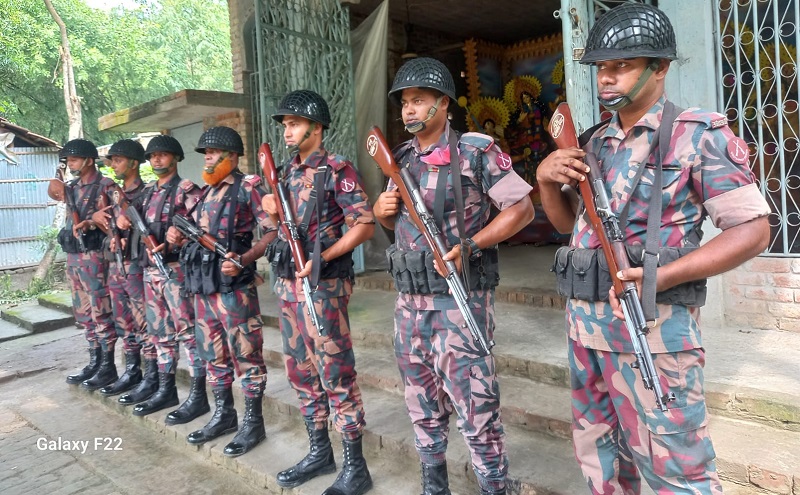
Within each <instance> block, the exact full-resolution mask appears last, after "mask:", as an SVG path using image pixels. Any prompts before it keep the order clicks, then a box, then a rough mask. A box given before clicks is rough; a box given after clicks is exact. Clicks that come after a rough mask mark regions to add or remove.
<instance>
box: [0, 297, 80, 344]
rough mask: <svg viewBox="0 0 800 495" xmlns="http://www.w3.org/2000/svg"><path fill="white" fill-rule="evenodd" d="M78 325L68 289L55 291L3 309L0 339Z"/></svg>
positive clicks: (0, 316)
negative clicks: (66, 290) (73, 313)
mask: <svg viewBox="0 0 800 495" xmlns="http://www.w3.org/2000/svg"><path fill="white" fill-rule="evenodd" d="M73 324H75V318H74V316H73V315H72V300H71V298H70V295H69V293H68V292H54V293H51V294H45V295H42V296H39V298H38V299H37V300H36V301H28V302H24V303H20V304H16V305H14V306H10V307H7V308H6V309H3V310H2V311H0V342H4V341H7V340H12V339H18V338H20V337H26V336H28V335H32V334H34V333H41V332H49V331H50V330H56V329H59V328H64V327H67V326H70V325H73Z"/></svg>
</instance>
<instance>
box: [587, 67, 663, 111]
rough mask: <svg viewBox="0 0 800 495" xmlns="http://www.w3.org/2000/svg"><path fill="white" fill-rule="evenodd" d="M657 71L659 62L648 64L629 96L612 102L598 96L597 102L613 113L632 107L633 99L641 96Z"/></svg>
mask: <svg viewBox="0 0 800 495" xmlns="http://www.w3.org/2000/svg"><path fill="white" fill-rule="evenodd" d="M656 69H658V62H657V61H656V62H652V63H650V64H648V66H647V67H646V68H645V69H644V70H643V71H642V73H641V74H640V75H639V80H638V81H636V85H635V86H634V87H633V88H631V90H630V91H629V92H628V94H626V95H620V96H617V97H616V98H613V99H610V100H607V99H605V98H601V97H600V96H598V97H597V101H599V102H600V104H601V105H603V106H604V107H606V108H607V109H609V110H612V111H613V110H619V109H620V108H623V107H626V106H628V105H630V104H631V103H633V99H634V98H636V95H638V94H639V91H641V89H642V87H643V86H644V84H645V83H646V82H647V80H648V79H650V76H652V75H653V72H654V71H655V70H656Z"/></svg>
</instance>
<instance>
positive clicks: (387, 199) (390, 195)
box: [372, 191, 401, 218]
mask: <svg viewBox="0 0 800 495" xmlns="http://www.w3.org/2000/svg"><path fill="white" fill-rule="evenodd" d="M400 201H401V199H400V193H399V192H398V191H386V192H383V193H381V195H380V196H378V200H377V201H375V205H374V206H373V207H372V212H373V213H374V214H375V216H376V217H378V218H393V217H395V216H396V215H397V213H398V212H399V211H400Z"/></svg>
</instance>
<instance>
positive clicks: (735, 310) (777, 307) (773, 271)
mask: <svg viewBox="0 0 800 495" xmlns="http://www.w3.org/2000/svg"><path fill="white" fill-rule="evenodd" d="M722 278H723V284H722V285H723V287H724V288H725V289H724V290H725V294H724V298H725V322H726V323H727V324H728V325H732V326H745V327H754V328H763V329H773V330H785V331H789V332H800V304H798V303H800V259H792V258H768V257H758V258H755V259H752V260H750V261H748V262H746V263H744V264H743V265H742V266H740V267H739V268H737V269H735V270H731V271H730V272H728V273H725V274H723V275H722Z"/></svg>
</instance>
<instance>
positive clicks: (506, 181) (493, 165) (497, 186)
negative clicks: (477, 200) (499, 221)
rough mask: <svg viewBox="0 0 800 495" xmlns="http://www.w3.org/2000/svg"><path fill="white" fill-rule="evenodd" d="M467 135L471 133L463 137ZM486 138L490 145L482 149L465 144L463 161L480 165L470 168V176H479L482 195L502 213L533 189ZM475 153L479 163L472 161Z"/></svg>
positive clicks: (508, 158)
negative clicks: (477, 155)
mask: <svg viewBox="0 0 800 495" xmlns="http://www.w3.org/2000/svg"><path fill="white" fill-rule="evenodd" d="M468 134H473V133H467V134H464V136H467V135H468ZM486 138H487V139H489V140H490V143H489V144H488V146H486V147H485V148H483V149H479V148H477V147H475V146H471V145H469V144H467V145H466V146H465V151H466V153H465V157H464V159H465V160H467V162H468V163H469V164H473V163H474V164H475V165H476V166H478V163H480V165H479V166H480V169H479V170H475V169H472V168H470V174H471V176H472V177H473V178H474V177H476V175H480V180H481V182H482V189H483V191H484V193H485V194H486V195H487V196H489V199H490V200H491V201H492V203H493V204H494V205H495V207H497V209H498V210H501V211H502V210H505V209H506V208H508V207H510V206H513V205H515V204H516V203H518V202H519V201H520V200H521V199H523V198H524V197H525V196H527V195H528V194H529V193H530V192H531V190H532V189H533V188H532V187H531V186H530V185H528V183H527V182H525V180H524V179H522V177H520V176H519V175H518V174H517V173H516V172H515V171H514V169H513V168H512V166H511V165H512V163H511V157H510V156H508V154H506V153H504V152H503V151H502V150H500V148H499V147H498V146H497V145H496V144H494V142H493V140H491V138H489V137H488V136H486ZM462 140H463V138H462ZM476 153H478V154H480V162H478V160H475V159H473V156H474V154H476ZM462 167H463V165H462ZM473 180H474V179H473Z"/></svg>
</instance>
